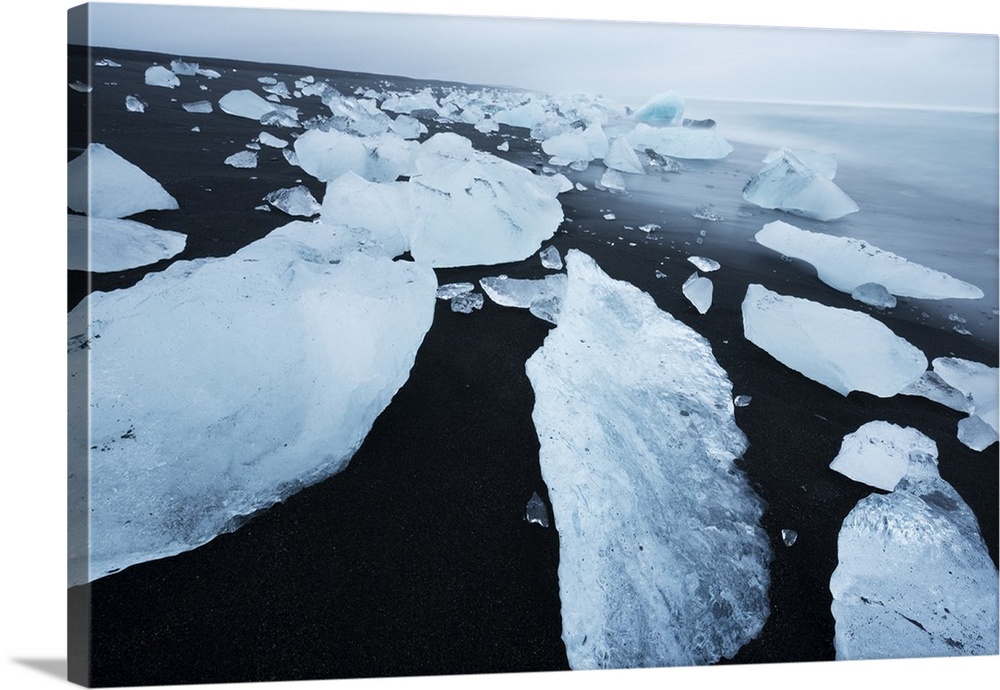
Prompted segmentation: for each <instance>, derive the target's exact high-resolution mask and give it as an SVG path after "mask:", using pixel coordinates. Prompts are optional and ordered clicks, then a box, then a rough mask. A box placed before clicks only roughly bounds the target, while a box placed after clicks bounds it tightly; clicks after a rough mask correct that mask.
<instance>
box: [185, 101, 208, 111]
mask: <svg viewBox="0 0 1000 690" xmlns="http://www.w3.org/2000/svg"><path fill="white" fill-rule="evenodd" d="M181 107H182V108H184V110H186V111H188V112H189V113H210V112H212V102H211V101H194V102H192V103H183V104H181Z"/></svg>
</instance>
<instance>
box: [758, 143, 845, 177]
mask: <svg viewBox="0 0 1000 690" xmlns="http://www.w3.org/2000/svg"><path fill="white" fill-rule="evenodd" d="M785 153H791V154H792V155H793V156H795V157H796V158H798V159H799V160H800V161H802V163H803V164H804V165H805V166H806V167H807V168H809V169H810V170H812V171H813V172H814V173H816V174H817V175H822V176H823V177H825V178H826V179H828V180H832V179H833V178H834V177H836V176H837V157H836V156H834V155H833V154H832V153H820V152H819V151H812V150H810V149H793V150H789V149H774V150H773V151H771V152H769V153H768V154H767V155H766V156H764V160H763V161H761V162H762V163H771V162H773V161H775V160H777V159H779V158H781V157H782V156H783V155H785Z"/></svg>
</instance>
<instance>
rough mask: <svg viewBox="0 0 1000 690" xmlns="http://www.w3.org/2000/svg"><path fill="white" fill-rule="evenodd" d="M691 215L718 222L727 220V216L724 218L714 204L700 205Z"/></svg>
mask: <svg viewBox="0 0 1000 690" xmlns="http://www.w3.org/2000/svg"><path fill="white" fill-rule="evenodd" d="M691 215H692V216H693V217H695V218H698V219H699V220H710V221H713V222H716V223H717V222H720V221H724V220H725V218H723V217H722V215H721V214H720V213H719V212H718V211H716V210H715V209H714V208H713V207H712V204H704V205H703V206H699V207H698V208H697V209H696V210H695V212H694V213H692V214H691Z"/></svg>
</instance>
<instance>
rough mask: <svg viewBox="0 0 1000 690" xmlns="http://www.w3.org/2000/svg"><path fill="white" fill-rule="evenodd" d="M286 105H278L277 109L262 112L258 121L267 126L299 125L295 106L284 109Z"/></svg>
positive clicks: (292, 126)
mask: <svg viewBox="0 0 1000 690" xmlns="http://www.w3.org/2000/svg"><path fill="white" fill-rule="evenodd" d="M286 108H288V106H287V105H283V106H280V108H279V109H277V110H272V111H271V112H268V113H264V114H263V115H261V116H260V123H261V124H262V125H265V126H267V127H289V128H295V127H300V126H301V125H299V121H298V111H297V110H295V108H291V110H286Z"/></svg>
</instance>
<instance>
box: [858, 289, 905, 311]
mask: <svg viewBox="0 0 1000 690" xmlns="http://www.w3.org/2000/svg"><path fill="white" fill-rule="evenodd" d="M851 299H856V300H857V301H859V302H861V303H862V304H867V305H868V306H869V307H875V308H876V309H895V308H896V298H895V296H893V294H892V293H891V292H889V291H888V290H886V289H885V286H884V285H879V284H878V283H862V284H861V285H859V286H857V287H856V288H854V289H853V290H851Z"/></svg>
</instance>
